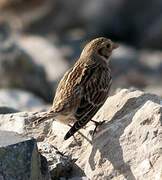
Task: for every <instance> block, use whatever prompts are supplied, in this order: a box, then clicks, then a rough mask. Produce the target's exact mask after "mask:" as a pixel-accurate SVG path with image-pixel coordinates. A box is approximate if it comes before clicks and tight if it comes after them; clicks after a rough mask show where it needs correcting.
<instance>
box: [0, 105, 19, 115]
mask: <svg viewBox="0 0 162 180" xmlns="http://www.w3.org/2000/svg"><path fill="white" fill-rule="evenodd" d="M16 112H19V110H16V109H14V108H11V107H8V106H1V107H0V114H10V113H16Z"/></svg>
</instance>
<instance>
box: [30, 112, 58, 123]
mask: <svg viewBox="0 0 162 180" xmlns="http://www.w3.org/2000/svg"><path fill="white" fill-rule="evenodd" d="M55 115H56V114H55V113H54V112H53V111H49V112H46V113H44V114H43V115H41V116H40V117H37V118H36V119H34V120H33V121H32V124H33V125H34V126H37V125H39V124H41V123H42V122H44V121H46V120H48V119H51V118H54V117H55Z"/></svg>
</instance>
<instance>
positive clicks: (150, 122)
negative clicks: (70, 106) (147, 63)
mask: <svg viewBox="0 0 162 180" xmlns="http://www.w3.org/2000/svg"><path fill="white" fill-rule="evenodd" d="M94 120H97V121H102V120H105V121H106V122H105V124H104V125H103V126H102V127H100V130H99V131H98V132H97V134H96V135H95V136H94V138H92V137H91V135H90V132H91V130H92V129H94V125H93V124H92V123H89V124H88V125H87V127H86V129H82V130H80V133H81V134H82V135H80V134H78V133H77V134H76V135H75V138H73V137H71V138H70V139H69V140H67V141H66V142H65V141H64V140H63V137H64V135H65V133H66V132H67V130H68V129H69V128H68V127H64V126H63V125H58V123H57V124H56V122H54V126H53V136H50V137H49V139H50V140H49V141H50V143H53V144H55V145H56V146H57V147H58V149H59V150H60V151H61V152H64V153H65V154H69V155H71V156H72V159H73V158H74V159H77V161H76V165H77V166H78V167H80V168H81V169H82V170H83V172H84V173H85V175H86V176H87V177H89V178H90V179H94V180H95V179H96V180H98V179H116V180H118V179H132V180H133V179H134V180H135V179H140V180H144V179H147V180H151V179H155V178H160V176H161V170H162V169H161V161H162V156H161V154H162V151H161V146H162V141H161V130H162V101H161V99H160V98H158V97H157V96H156V95H154V94H149V93H144V92H141V91H139V90H127V89H123V90H121V91H119V92H118V93H117V94H116V95H114V96H112V97H109V98H108V99H107V101H106V103H105V104H104V105H103V107H102V108H101V109H100V110H99V112H98V113H97V114H96V116H95V117H94ZM59 127H60V128H59ZM58 136H59V137H58ZM76 172H78V174H79V172H80V171H78V170H77V168H76V167H74V168H73V173H74V175H76V174H75V173H76ZM80 173H81V172H80ZM80 175H81V174H80Z"/></svg>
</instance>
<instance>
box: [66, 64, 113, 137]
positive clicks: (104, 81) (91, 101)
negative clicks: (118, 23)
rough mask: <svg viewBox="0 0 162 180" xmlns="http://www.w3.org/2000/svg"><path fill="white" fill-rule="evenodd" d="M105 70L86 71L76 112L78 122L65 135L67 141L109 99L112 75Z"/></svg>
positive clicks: (92, 69)
mask: <svg viewBox="0 0 162 180" xmlns="http://www.w3.org/2000/svg"><path fill="white" fill-rule="evenodd" d="M103 68H104V67H102V66H101V67H100V66H99V65H98V66H96V67H93V68H92V67H90V68H88V69H86V72H85V73H84V74H85V75H84V76H83V77H82V80H81V82H80V84H81V86H82V88H83V91H82V94H81V100H80V104H79V106H78V108H77V110H76V112H75V117H76V119H77V120H78V121H77V122H76V123H74V125H73V127H72V128H71V129H70V130H69V132H68V133H67V134H66V135H65V139H68V138H69V137H70V136H72V135H73V134H74V133H75V132H76V131H77V130H78V129H80V128H81V127H83V126H84V125H86V124H87V122H88V121H90V120H91V119H92V117H93V116H94V115H95V114H96V112H97V111H98V110H99V108H100V107H101V106H102V105H103V104H104V102H105V100H106V99H107V97H108V92H109V89H110V87H111V75H110V72H109V71H108V69H103ZM105 68H107V67H105Z"/></svg>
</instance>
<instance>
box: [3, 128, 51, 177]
mask: <svg viewBox="0 0 162 180" xmlns="http://www.w3.org/2000/svg"><path fill="white" fill-rule="evenodd" d="M0 177H1V179H4V180H5V179H6V180H22V179H23V180H28V179H31V180H49V174H48V168H47V162H46V161H45V160H44V159H43V157H42V158H41V156H40V154H39V153H38V149H37V145H36V141H35V140H34V139H33V138H29V137H25V136H22V135H19V134H16V133H14V132H7V131H0Z"/></svg>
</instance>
